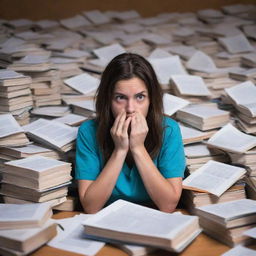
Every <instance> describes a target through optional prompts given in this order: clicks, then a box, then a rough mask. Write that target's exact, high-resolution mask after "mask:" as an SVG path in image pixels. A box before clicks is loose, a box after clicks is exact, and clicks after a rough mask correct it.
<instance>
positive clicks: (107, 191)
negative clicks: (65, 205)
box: [78, 112, 131, 213]
mask: <svg viewBox="0 0 256 256" xmlns="http://www.w3.org/2000/svg"><path fill="white" fill-rule="evenodd" d="M130 121H131V118H127V119H126V113H125V112H122V113H121V114H120V115H118V116H117V118H116V120H115V122H114V125H113V127H112V128H111V136H112V138H113V140H114V144H115V149H114V151H113V152H112V154H111V156H110V158H109V160H108V161H107V163H106V165H105V166H104V168H103V169H102V171H101V173H100V175H99V176H98V177H97V179H96V180H94V181H92V180H79V182H78V191H79V198H80V201H81V204H82V206H83V208H84V211H85V212H87V213H95V212H97V211H99V210H100V209H101V208H102V207H103V206H104V205H105V203H106V202H107V200H108V199H109V197H110V195H111V194H112V191H113V189H114V187H115V184H116V181H117V179H118V176H119V174H120V171H121V169H122V167H123V164H124V161H125V158H126V155H127V152H128V149H129V139H128V132H127V130H128V126H129V124H130Z"/></svg>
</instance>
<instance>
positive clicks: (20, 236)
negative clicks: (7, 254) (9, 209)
mask: <svg viewBox="0 0 256 256" xmlns="http://www.w3.org/2000/svg"><path fill="white" fill-rule="evenodd" d="M56 229H57V226H56V223H55V222H54V221H52V220H48V221H47V222H46V223H45V224H44V225H43V226H41V227H36V228H26V229H25V228H24V229H12V230H0V252H1V248H2V249H6V250H7V251H8V250H14V251H17V252H20V253H21V254H23V255H25V254H26V255H27V254H29V253H31V252H32V251H34V250H35V249H37V248H39V247H40V246H42V245H43V244H46V243H47V242H48V241H49V240H50V239H52V238H53V237H55V235H56V234H57V230H56ZM3 255H4V254H3Z"/></svg>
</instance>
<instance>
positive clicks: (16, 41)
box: [0, 37, 26, 52]
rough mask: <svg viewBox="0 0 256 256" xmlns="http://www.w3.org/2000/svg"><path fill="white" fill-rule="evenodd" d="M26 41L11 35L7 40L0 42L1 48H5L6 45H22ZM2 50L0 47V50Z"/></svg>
mask: <svg viewBox="0 0 256 256" xmlns="http://www.w3.org/2000/svg"><path fill="white" fill-rule="evenodd" d="M24 43H26V42H25V41H24V40H22V39H20V38H16V37H10V38H8V39H7V40H6V41H4V42H1V43H0V47H1V48H5V47H12V48H13V47H16V46H19V45H22V44H24ZM1 51H2V50H1V49H0V52H1Z"/></svg>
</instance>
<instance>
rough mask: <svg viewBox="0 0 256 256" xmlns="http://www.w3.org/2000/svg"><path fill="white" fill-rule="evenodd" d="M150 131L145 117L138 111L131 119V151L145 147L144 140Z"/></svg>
mask: <svg viewBox="0 0 256 256" xmlns="http://www.w3.org/2000/svg"><path fill="white" fill-rule="evenodd" d="M147 133H148V125H147V121H146V119H145V117H144V116H143V115H142V114H141V113H139V112H136V113H135V114H134V116H132V120H131V133H130V150H131V152H133V151H135V150H138V149H143V148H144V142H145V139H146V136H147Z"/></svg>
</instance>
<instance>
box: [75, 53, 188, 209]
mask: <svg viewBox="0 0 256 256" xmlns="http://www.w3.org/2000/svg"><path fill="white" fill-rule="evenodd" d="M170 68H171V67H170ZM184 169H185V157H184V149H183V144H182V139H181V134H180V130H179V126H178V124H177V123H176V122H175V121H174V120H172V119H171V118H169V117H164V116H163V102H162V90H161V87H160V85H159V83H158V81H157V78H156V74H155V72H154V70H153V68H152V66H151V65H150V63H149V62H148V61H147V60H145V59H144V58H143V57H141V56H139V55H137V54H132V53H124V54H121V55H118V56H117V57H115V58H114V59H113V60H112V61H111V62H110V63H109V64H108V66H107V67H106V69H105V71H104V72H103V74H102V78H101V82H100V85H99V88H98V91H97V95H96V119H93V120H89V121H86V122H84V123H83V124H82V125H81V126H80V128H79V132H78V137H77V152H76V179H78V190H79V197H80V201H81V204H82V206H83V208H84V210H85V212H87V213H95V212H97V211H99V210H100V209H101V208H102V207H104V206H105V205H106V204H109V203H111V202H113V201H115V200H117V199H124V200H127V201H131V202H135V203H139V204H148V203H150V202H152V203H154V204H155V205H156V206H157V208H158V209H159V210H161V211H164V212H172V211H174V210H175V208H176V205H177V203H178V201H179V198H180V195H181V191H182V177H183V174H184Z"/></svg>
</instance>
